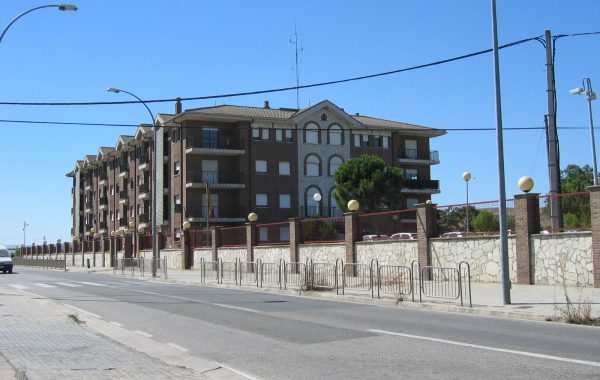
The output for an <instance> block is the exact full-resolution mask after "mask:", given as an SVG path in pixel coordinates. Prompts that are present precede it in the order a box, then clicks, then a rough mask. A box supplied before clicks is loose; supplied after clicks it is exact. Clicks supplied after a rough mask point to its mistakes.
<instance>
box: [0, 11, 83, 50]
mask: <svg viewBox="0 0 600 380" xmlns="http://www.w3.org/2000/svg"><path fill="white" fill-rule="evenodd" d="M43 8H58V10H59V11H76V10H77V7H76V6H75V5H73V4H51V5H41V6H39V7H35V8H31V9H28V10H26V11H25V12H23V13H21V14H20V15H18V16H17V17H15V18H13V19H12V21H11V22H9V23H8V25H7V26H6V28H4V31H3V32H2V34H1V35H0V43H1V42H2V39H3V38H4V35H5V34H6V32H7V31H8V29H9V28H10V27H11V26H12V24H14V23H15V22H16V21H17V20H18V19H20V18H21V17H23V16H25V15H26V14H28V13H31V12H33V11H37V10H38V9H43Z"/></svg>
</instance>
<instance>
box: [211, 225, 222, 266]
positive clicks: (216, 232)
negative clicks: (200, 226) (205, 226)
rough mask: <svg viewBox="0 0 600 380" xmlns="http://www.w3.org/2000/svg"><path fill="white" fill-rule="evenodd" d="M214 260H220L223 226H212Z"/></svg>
mask: <svg viewBox="0 0 600 380" xmlns="http://www.w3.org/2000/svg"><path fill="white" fill-rule="evenodd" d="M211 232H212V242H213V243H212V261H218V260H219V251H218V249H219V247H220V246H221V228H220V227H212V229H211Z"/></svg>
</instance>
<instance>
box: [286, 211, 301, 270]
mask: <svg viewBox="0 0 600 380" xmlns="http://www.w3.org/2000/svg"><path fill="white" fill-rule="evenodd" d="M288 220H289V221H290V262H291V263H297V262H299V261H300V251H299V249H298V245H299V244H300V243H302V229H301V228H300V220H302V218H290V219H288Z"/></svg>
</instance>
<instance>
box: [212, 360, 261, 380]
mask: <svg viewBox="0 0 600 380" xmlns="http://www.w3.org/2000/svg"><path fill="white" fill-rule="evenodd" d="M217 364H218V365H220V366H221V367H223V368H227V369H228V370H230V371H231V372H235V373H237V374H238V375H240V376H242V377H244V378H246V379H249V380H259V379H258V378H257V377H254V376H250V375H248V374H247V373H245V372H242V371H239V370H237V369H235V368H231V367H229V366H226V365H224V364H222V363H219V362H217Z"/></svg>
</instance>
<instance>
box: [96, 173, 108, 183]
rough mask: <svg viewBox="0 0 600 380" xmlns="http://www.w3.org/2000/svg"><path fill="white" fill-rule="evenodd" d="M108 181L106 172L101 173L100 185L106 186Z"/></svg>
mask: <svg viewBox="0 0 600 380" xmlns="http://www.w3.org/2000/svg"><path fill="white" fill-rule="evenodd" d="M107 180H108V175H107V174H106V172H104V173H100V176H99V177H98V181H99V182H98V185H99V186H102V185H106V181H107Z"/></svg>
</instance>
